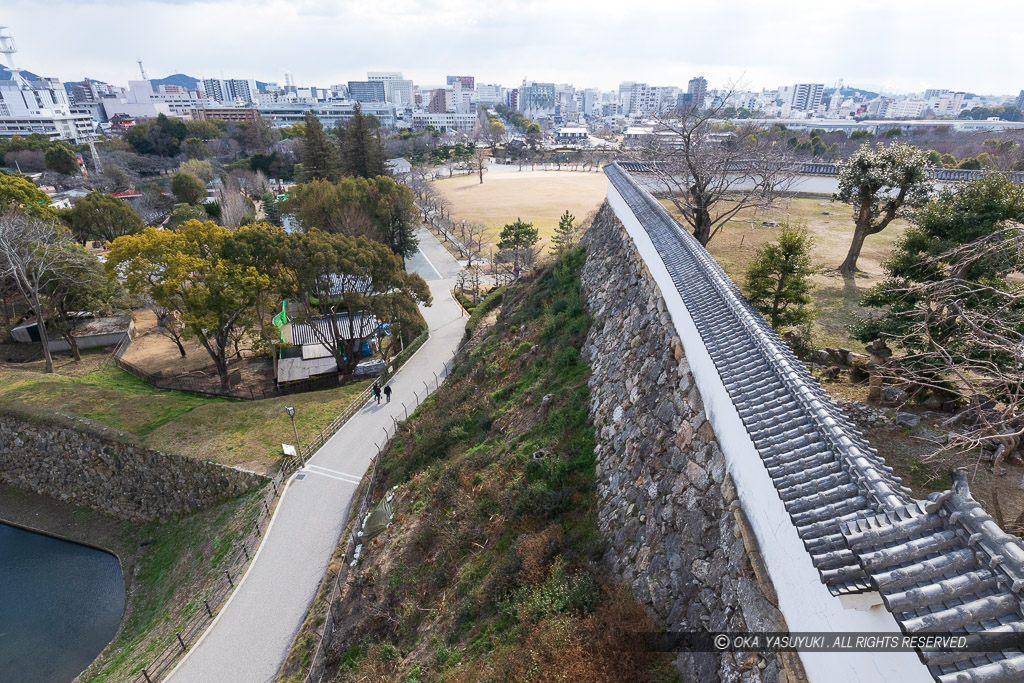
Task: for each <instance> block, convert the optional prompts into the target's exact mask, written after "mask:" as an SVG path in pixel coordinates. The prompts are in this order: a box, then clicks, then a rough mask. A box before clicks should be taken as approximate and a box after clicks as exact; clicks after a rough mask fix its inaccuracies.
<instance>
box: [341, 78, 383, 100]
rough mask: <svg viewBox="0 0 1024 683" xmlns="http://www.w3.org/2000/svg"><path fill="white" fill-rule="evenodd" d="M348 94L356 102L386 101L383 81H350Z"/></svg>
mask: <svg viewBox="0 0 1024 683" xmlns="http://www.w3.org/2000/svg"><path fill="white" fill-rule="evenodd" d="M348 96H349V99H353V100H355V101H356V102H385V101H386V100H387V96H386V94H385V92H384V83H383V81H349V82H348Z"/></svg>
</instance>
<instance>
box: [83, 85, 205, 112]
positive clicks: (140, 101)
mask: <svg viewBox="0 0 1024 683" xmlns="http://www.w3.org/2000/svg"><path fill="white" fill-rule="evenodd" d="M100 103H101V104H102V105H103V112H104V115H105V118H107V119H109V118H111V117H112V116H114V115H116V114H121V115H122V116H131V117H132V118H155V117H157V116H159V115H160V114H164V115H166V116H175V117H178V118H185V117H187V116H189V112H190V111H192V110H193V109H197V108H200V107H209V106H216V104H217V101H216V100H212V99H209V98H199V97H198V95H197V94H196V93H190V92H189V91H188V90H186V89H185V88H182V87H180V86H176V85H161V86H158V87H157V89H156V90H155V91H154V90H153V83H152V82H151V81H128V89H127V90H125V91H124V92H122V93H120V94H119V95H117V96H111V97H102V98H101V99H100Z"/></svg>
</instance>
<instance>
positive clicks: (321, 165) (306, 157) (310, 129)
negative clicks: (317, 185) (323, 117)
mask: <svg viewBox="0 0 1024 683" xmlns="http://www.w3.org/2000/svg"><path fill="white" fill-rule="evenodd" d="M336 154H337V152H336V151H335V148H334V145H333V144H332V143H331V141H330V139H329V138H328V137H327V133H326V132H325V131H324V127H323V126H322V125H320V119H318V118H317V117H316V116H314V115H313V112H307V113H306V137H305V139H304V140H303V142H302V155H301V157H300V158H301V160H302V178H301V180H302V181H303V182H307V181H310V180H316V179H322V180H332V181H333V180H337V178H338V173H337V164H336V163H335V157H336Z"/></svg>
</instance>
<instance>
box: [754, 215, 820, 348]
mask: <svg viewBox="0 0 1024 683" xmlns="http://www.w3.org/2000/svg"><path fill="white" fill-rule="evenodd" d="M811 241H812V240H811V236H810V235H808V234H807V231H806V230H805V229H804V228H803V227H802V226H790V225H786V226H784V227H783V228H782V233H781V234H780V235H779V241H778V242H771V243H768V244H766V245H764V246H762V247H760V248H759V249H758V250H757V253H756V254H755V255H754V258H753V260H752V261H751V262H750V265H749V266H747V272H746V278H745V280H744V287H743V289H744V291H745V293H746V295H747V299H749V300H750V304H751V305H752V306H753V307H754V308H756V309H757V310H758V311H760V312H761V313H762V314H763V315H764V316H765V317H766V318H767V319H768V322H769V323H771V326H772V327H773V328H775V329H776V330H781V329H782V328H784V327H796V326H799V325H802V324H804V323H808V322H810V321H811V319H812V318H813V317H814V314H813V313H812V311H811V310H810V309H808V308H807V305H808V304H809V303H811V294H810V292H811V288H812V286H813V285H812V284H811V281H810V276H811V274H812V273H813V272H814V268H813V267H812V265H811V255H810V250H811Z"/></svg>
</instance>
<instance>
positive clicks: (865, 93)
mask: <svg viewBox="0 0 1024 683" xmlns="http://www.w3.org/2000/svg"><path fill="white" fill-rule="evenodd" d="M857 93H860V94H861V97H863V98H864V99H868V100H873V99H875V98H876V97H878V93H876V92H872V91H870V90H862V89H861V88H850V87H847V86H845V85H844V86H843V87H842V89H841V90H840V94H841V95H843V96H844V97H849V96H850V95H856V94H857Z"/></svg>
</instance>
